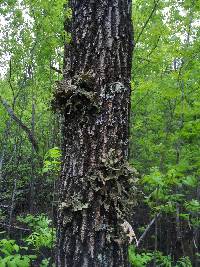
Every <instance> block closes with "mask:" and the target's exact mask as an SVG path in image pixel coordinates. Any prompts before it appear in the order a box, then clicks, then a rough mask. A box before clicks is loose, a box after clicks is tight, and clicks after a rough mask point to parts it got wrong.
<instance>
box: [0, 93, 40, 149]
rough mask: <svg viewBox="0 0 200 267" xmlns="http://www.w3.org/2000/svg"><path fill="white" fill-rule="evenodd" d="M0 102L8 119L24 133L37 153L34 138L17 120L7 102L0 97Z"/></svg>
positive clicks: (19, 120)
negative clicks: (8, 116)
mask: <svg viewBox="0 0 200 267" xmlns="http://www.w3.org/2000/svg"><path fill="white" fill-rule="evenodd" d="M0 102H1V103H2V105H3V106H4V108H5V109H6V111H7V112H8V114H9V115H10V117H11V118H12V119H13V120H14V121H15V122H16V123H17V124H18V125H19V126H20V127H21V128H22V130H24V131H25V133H26V134H27V136H28V139H29V141H30V142H31V144H32V145H33V147H34V149H35V151H36V152H37V151H38V144H37V142H36V140H35V137H34V135H33V133H32V131H31V130H30V129H29V128H28V127H27V126H26V125H25V124H24V123H23V122H22V121H21V119H19V118H18V117H17V116H16V115H15V113H14V111H13V110H12V108H11V107H10V106H9V105H8V103H7V101H6V100H5V99H2V97H1V96H0Z"/></svg>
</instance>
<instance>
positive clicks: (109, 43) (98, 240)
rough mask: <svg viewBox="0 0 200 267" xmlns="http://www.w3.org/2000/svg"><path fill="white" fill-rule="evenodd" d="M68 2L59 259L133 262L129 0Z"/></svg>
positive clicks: (60, 98)
mask: <svg viewBox="0 0 200 267" xmlns="http://www.w3.org/2000/svg"><path fill="white" fill-rule="evenodd" d="M69 5H70V7H71V9H72V19H71V21H70V22H69V21H68V22H67V21H66V23H65V30H66V31H70V32H71V36H72V39H71V41H70V42H68V44H66V46H65V58H64V72H63V73H64V80H63V81H61V82H60V83H59V84H58V88H57V90H56V92H55V98H54V102H53V105H54V107H55V108H57V109H59V110H60V113H61V115H62V136H63V145H62V149H63V169H62V175H61V181H60V204H59V208H58V231H57V257H56V258H57V259H56V264H57V266H59V267H61V266H62V267H64V266H70V267H73V266H74V267H81V266H85V267H87V266H88V267H93V266H94V267H96V266H99V267H100V266H102V267H112V266H116V267H118V266H129V263H128V256H127V254H128V253H127V247H128V238H127V236H126V234H125V233H123V228H122V226H121V224H123V223H124V221H125V211H126V208H127V207H126V203H127V202H128V201H129V200H128V197H129V196H130V193H129V190H130V188H131V185H130V184H129V181H130V177H131V175H132V173H131V170H130V168H129V167H128V165H127V163H126V161H127V158H128V132H129V131H128V130H129V129H128V128H129V127H128V124H129V123H128V122H129V111H130V77H131V59H132V48H133V43H132V41H133V38H132V23H131V0H90V1H89V0H87V1H86V0H78V1H77V0H71V1H69ZM123 225H124V228H125V231H126V230H127V229H126V227H125V226H126V223H125V224H123ZM127 234H129V236H130V233H127Z"/></svg>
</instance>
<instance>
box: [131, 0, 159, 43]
mask: <svg viewBox="0 0 200 267" xmlns="http://www.w3.org/2000/svg"><path fill="white" fill-rule="evenodd" d="M158 3H159V0H157V1H154V7H153V9H152V11H151V13H150V15H149V17H148V18H147V20H146V22H145V23H144V25H143V27H142V30H141V31H140V33H139V34H138V37H137V39H136V41H135V45H136V44H137V43H138V41H139V39H140V37H141V35H142V34H143V31H144V30H145V28H146V26H147V24H148V23H149V21H150V19H151V18H152V16H153V14H154V12H155V11H156V8H157V5H158Z"/></svg>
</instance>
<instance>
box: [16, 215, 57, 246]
mask: <svg viewBox="0 0 200 267" xmlns="http://www.w3.org/2000/svg"><path fill="white" fill-rule="evenodd" d="M18 221H20V222H22V223H25V224H27V225H28V226H29V227H30V228H31V230H32V233H31V234H30V235H29V236H28V237H26V238H25V239H24V240H25V242H26V243H27V244H28V245H29V246H32V247H33V248H34V249H35V250H37V251H39V250H40V248H42V247H46V248H52V247H53V246H54V241H55V229H54V228H52V227H50V224H51V223H52V221H51V220H50V219H48V218H47V217H46V216H45V215H44V214H41V215H38V216H33V215H31V214H28V215H27V216H25V217H22V216H21V217H18Z"/></svg>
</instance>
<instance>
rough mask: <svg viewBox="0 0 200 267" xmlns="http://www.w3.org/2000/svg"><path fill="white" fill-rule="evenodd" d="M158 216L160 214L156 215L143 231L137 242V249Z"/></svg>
mask: <svg viewBox="0 0 200 267" xmlns="http://www.w3.org/2000/svg"><path fill="white" fill-rule="evenodd" d="M159 216H160V213H158V214H157V215H156V216H155V217H154V218H153V219H152V220H151V221H150V223H149V224H148V225H147V228H146V229H145V231H144V233H143V234H142V235H141V237H140V238H139V239H138V242H137V247H139V245H140V244H141V242H142V241H143V239H144V238H145V236H146V234H147V233H148V231H149V229H150V228H151V226H152V225H153V224H154V223H155V221H156V219H158V217H159Z"/></svg>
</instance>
